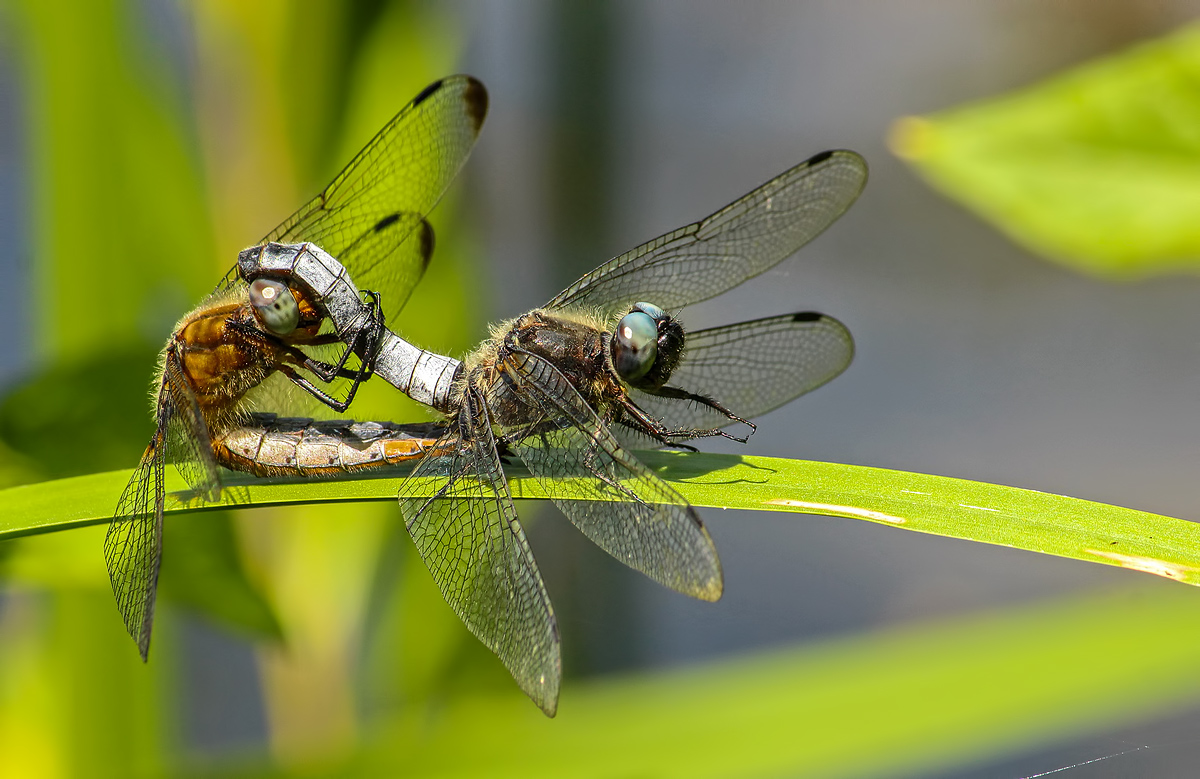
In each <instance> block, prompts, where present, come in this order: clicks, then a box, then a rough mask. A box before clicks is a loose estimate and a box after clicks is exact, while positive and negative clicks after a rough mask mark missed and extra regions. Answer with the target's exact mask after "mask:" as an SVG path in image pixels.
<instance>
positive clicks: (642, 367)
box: [612, 311, 658, 382]
mask: <svg viewBox="0 0 1200 779" xmlns="http://www.w3.org/2000/svg"><path fill="white" fill-rule="evenodd" d="M657 357H658V325H657V324H655V322H654V319H653V318H652V317H651V316H650V315H649V314H647V313H645V312H644V311H630V312H629V313H628V314H626V315H625V316H623V317H621V321H620V322H618V323H617V331H616V333H614V334H613V339H612V360H613V367H614V368H616V369H617V374H618V375H619V376H620V377H621V378H622V379H624V380H625V381H629V382H633V381H637V380H638V379H640V378H642V377H643V376H645V375H646V373H647V372H649V370H650V368H652V367H653V366H654V360H655V358H657Z"/></svg>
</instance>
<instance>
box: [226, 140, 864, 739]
mask: <svg viewBox="0 0 1200 779" xmlns="http://www.w3.org/2000/svg"><path fill="white" fill-rule="evenodd" d="M866 176H867V168H866V163H865V161H864V160H863V159H862V157H860V156H859V155H858V154H856V153H854V152H852V151H845V150H838V151H828V152H822V153H820V154H817V155H815V156H814V157H812V158H810V159H809V160H807V161H805V162H803V163H801V164H799V165H797V166H795V167H793V168H791V169H789V170H787V171H785V172H783V173H781V174H780V175H778V176H776V177H775V178H773V179H771V180H770V181H768V182H767V183H766V184H764V185H762V186H761V187H759V188H758V189H755V190H754V191H752V192H750V193H749V194H747V195H745V196H743V197H741V198H739V199H738V200H736V201H734V202H733V203H731V204H730V205H728V206H726V207H724V208H722V209H721V210H719V211H717V212H716V213H714V214H712V215H710V216H708V217H706V218H704V219H701V220H700V221H698V222H694V223H692V224H689V225H686V226H684V227H681V228H679V229H677V230H674V231H672V232H669V233H667V234H665V235H663V236H660V237H659V238H656V239H654V240H652V241H649V242H647V243H645V244H642V245H641V246H639V247H637V248H635V249H633V250H631V251H629V252H626V253H624V254H622V255H620V256H618V257H615V258H613V259H611V260H609V261H608V262H606V263H604V264H603V265H601V266H599V267H598V268H596V269H595V270H594V271H592V272H590V273H588V274H586V275H584V276H583V277H582V278H580V279H579V280H578V281H576V282H575V283H574V284H572V285H570V286H569V287H567V288H566V289H565V290H563V291H562V292H561V293H559V294H558V295H556V296H555V297H554V298H553V299H552V300H550V302H549V303H547V304H546V305H545V306H543V307H541V308H539V309H535V310H533V311H531V312H528V313H526V314H524V315H522V316H520V317H517V318H515V319H512V320H508V321H506V322H502V323H500V324H497V325H494V326H493V327H492V329H491V336H490V337H489V338H488V339H486V340H485V341H484V342H483V343H482V344H481V345H480V346H479V347H478V348H477V349H476V350H474V351H473V352H472V353H471V354H469V355H467V356H466V357H465V358H464V359H463V360H462V361H461V362H458V361H450V362H447V360H450V358H446V357H444V356H441V355H436V354H434V353H431V352H427V351H424V350H421V349H419V348H418V347H415V346H413V345H411V344H408V343H407V342H406V341H404V340H403V339H402V338H400V337H399V336H397V335H396V334H395V333H393V332H391V331H390V330H389V329H387V328H386V327H384V328H383V332H382V335H381V342H382V345H381V347H380V348H379V350H378V351H377V352H376V354H375V355H374V357H373V358H370V359H371V363H372V364H371V368H372V372H373V375H374V376H378V377H381V378H383V379H384V380H386V381H388V382H390V383H392V384H393V385H394V386H396V387H397V388H398V389H401V390H402V391H406V392H408V393H409V394H410V395H412V396H413V397H415V398H417V399H419V400H422V402H425V403H427V404H428V405H430V406H432V407H433V408H435V409H437V410H439V411H441V412H442V413H443V420H444V424H445V429H444V433H443V434H442V435H441V437H440V438H439V439H438V440H437V441H436V442H428V443H425V444H423V447H424V448H425V450H426V451H424V452H423V453H420V454H417V455H416V457H417V458H419V459H418V461H417V464H416V466H415V468H414V470H413V472H412V474H411V475H410V476H409V477H407V478H406V479H405V481H404V482H403V483H402V485H401V487H400V489H399V494H398V500H399V503H400V508H401V513H402V515H403V517H404V521H405V525H406V527H407V528H408V531H409V534H410V536H411V537H412V540H413V542H414V544H415V546H416V548H417V550H418V552H419V553H420V555H421V557H422V559H423V560H424V562H425V564H426V566H427V567H428V568H429V570H430V572H431V574H432V575H433V578H434V580H435V582H436V583H437V585H438V587H439V589H440V590H441V593H442V595H443V597H444V598H445V599H446V601H447V602H448V603H449V605H450V606H451V607H452V608H453V610H454V611H455V612H456V613H457V614H458V616H459V617H460V619H462V621H463V622H464V623H465V624H466V626H467V627H468V628H469V629H470V631H471V632H472V633H474V634H475V636H476V637H477V638H479V639H480V640H481V641H482V642H483V643H484V644H485V645H486V646H487V647H488V648H489V649H490V650H491V651H492V652H494V653H495V654H496V655H497V656H498V657H499V659H500V660H501V661H502V662H503V663H504V665H505V666H506V667H507V668H508V670H509V671H510V673H511V674H512V675H513V677H514V679H515V680H516V682H517V683H518V685H519V686H520V687H521V689H522V690H524V692H525V693H526V694H527V695H528V696H529V697H530V698H531V699H532V700H533V701H534V702H535V703H536V704H537V705H538V706H539V707H540V708H541V709H542V710H543V711H544V712H545V713H546V714H547V715H549V716H554V714H555V712H556V711H557V705H558V693H559V686H560V682H561V675H562V663H561V648H560V636H559V631H558V626H557V621H556V619H555V616H554V609H553V606H552V604H551V601H550V598H549V596H548V594H547V592H546V589H545V586H544V585H543V582H542V578H541V575H540V573H539V572H538V567H537V563H536V561H535V560H534V557H533V553H532V551H531V549H530V547H529V544H528V541H527V539H526V537H525V534H524V531H523V529H522V527H521V524H520V521H519V519H518V516H517V512H516V509H515V507H514V505H513V499H512V494H511V492H510V490H509V487H508V483H507V480H506V476H505V465H506V463H511V462H512V461H513V460H519V461H521V462H522V463H523V464H524V465H525V466H526V467H527V468H528V469H529V471H530V472H531V474H532V475H533V476H534V477H535V478H536V479H538V481H539V482H540V484H541V485H542V487H543V488H544V490H545V492H546V494H547V495H548V496H549V497H550V498H551V500H553V502H554V503H555V504H556V505H557V506H558V507H559V508H560V509H561V510H562V512H563V513H564V514H565V515H566V516H567V517H568V518H569V519H570V520H571V521H572V522H573V523H574V524H575V525H576V526H577V527H578V528H579V529H580V530H581V531H582V532H583V533H584V534H585V535H586V536H587V537H588V538H590V539H591V540H592V541H593V542H595V543H596V544H597V545H598V546H599V547H600V548H602V549H604V550H605V551H606V552H608V553H609V554H611V555H612V556H614V557H615V558H617V559H618V560H620V561H622V562H624V563H625V564H626V565H628V566H630V567H632V568H634V569H636V570H638V571H641V572H642V573H644V574H646V575H647V576H649V577H650V578H652V579H654V580H655V581H658V582H660V583H661V584H663V585H665V586H667V587H669V588H671V589H674V590H676V591H679V592H681V593H684V594H686V595H690V596H692V597H696V598H699V599H702V600H708V601H715V600H717V599H719V598H720V597H721V594H722V591H723V587H724V584H723V576H722V571H721V566H720V561H719V558H718V555H717V551H716V548H715V545H714V544H713V541H712V538H711V537H710V535H709V533H708V531H707V530H706V529H705V527H704V525H703V522H702V521H701V520H700V517H699V516H698V514H697V513H696V511H695V509H694V508H693V507H692V506H691V505H690V504H689V503H688V501H687V500H686V499H685V498H684V497H683V496H682V495H681V494H680V493H679V492H678V491H677V490H675V489H674V488H673V487H672V486H671V485H669V484H668V483H666V482H665V481H663V480H662V479H661V478H659V477H658V476H657V475H656V474H655V473H654V472H653V471H651V470H650V469H649V468H647V467H646V466H644V465H643V464H642V463H641V462H640V461H639V460H638V459H637V458H636V457H635V456H634V455H633V454H632V453H631V451H630V449H631V448H633V447H635V446H639V445H640V446H651V447H655V446H667V447H682V448H690V445H689V444H687V442H688V441H694V440H696V439H699V438H705V437H712V436H723V437H726V438H732V439H734V440H737V441H741V442H745V441H746V440H747V438H748V436H749V434H750V433H752V432H753V430H754V424H753V423H752V422H750V421H749V420H750V419H751V418H753V417H756V416H759V415H761V414H763V413H766V412H767V411H770V410H772V409H775V408H778V407H779V406H781V405H783V404H785V403H787V402H789V401H790V400H792V399H794V398H796V397H798V396H799V395H802V394H804V393H806V392H808V391H810V390H813V389H815V388H816V387H819V386H821V385H823V384H825V383H826V382H828V381H830V380H831V379H833V378H834V377H836V376H837V375H839V374H840V373H841V372H842V371H843V370H845V369H846V367H847V366H848V365H849V364H850V361H851V359H852V357H853V353H854V345H853V339H852V337H851V336H850V333H849V332H848V330H847V329H846V328H845V327H844V326H843V325H842V324H841V323H840V322H838V321H837V320H836V319H833V318H832V317H829V316H825V315H823V314H819V313H815V312H807V311H803V312H794V313H788V314H783V315H779V316H770V317H764V318H760V319H755V320H751V321H746V322H740V323H736V324H732V325H726V326H722V327H715V328H709V329H704V330H696V331H688V330H687V329H686V328H685V327H684V326H683V324H682V322H681V320H680V317H679V312H680V311H681V309H683V308H684V307H685V306H688V305H691V304H693V303H697V302H700V301H703V300H707V299H709V298H712V297H715V296H716V295H719V294H721V293H722V292H725V291H727V290H729V289H731V288H733V287H735V286H738V285H739V284H741V283H742V282H744V281H746V280H748V279H750V278H752V277H754V276H757V275H759V274H761V273H763V272H765V271H767V270H769V269H770V268H773V267H774V266H775V265H777V264H778V263H780V262H782V261H783V260H784V259H786V258H787V257H789V256H791V255H792V254H793V253H795V252H796V250H798V249H799V248H800V247H801V246H803V245H804V244H806V243H808V242H809V241H811V240H812V239H813V238H815V237H816V236H817V235H819V234H820V233H821V232H823V231H824V230H825V229H826V228H827V227H828V226H829V225H830V224H832V223H833V222H834V221H835V220H836V219H837V218H838V217H839V216H840V215H841V214H842V213H844V212H845V211H846V210H847V209H848V208H849V207H850V206H851V205H852V204H853V202H854V201H855V199H857V197H858V195H859V193H860V192H861V191H862V189H863V187H864V186H865V183H866ZM330 255H331V253H329V252H326V251H324V250H323V249H322V248H321V247H320V246H315V245H311V244H300V245H288V244H279V243H271V244H267V245H265V246H262V247H259V248H258V249H256V250H255V251H253V252H247V253H243V256H242V258H241V260H240V265H239V270H240V273H241V274H242V276H243V278H245V279H253V278H256V277H257V275H258V274H260V273H267V274H272V275H274V276H275V277H278V278H287V279H288V280H289V283H291V284H295V285H296V286H299V287H304V288H309V287H312V288H317V287H320V286H321V282H320V281H319V279H318V278H317V276H323V275H324V274H326V273H328V272H329V271H328V270H323V271H319V272H317V273H316V274H315V275H314V273H313V271H312V269H313V268H324V269H329V268H332V267H335V266H336V265H337V262H336V260H335V259H334V258H333V257H332V256H330ZM318 260H319V261H318ZM330 294H331V295H334V296H336V297H337V300H336V301H334V300H333V299H327V300H326V303H327V304H328V305H329V306H330V308H331V309H336V310H338V311H341V312H342V313H341V314H340V316H344V317H347V318H356V317H361V316H362V315H363V314H362V311H361V310H360V309H362V308H363V307H364V306H367V305H368V304H367V303H364V302H363V300H362V298H361V297H360V296H358V295H357V294H353V293H350V292H346V291H345V290H341V289H332V288H331V289H330ZM651 301H652V302H651ZM356 307H357V308H356ZM447 376H449V381H447V380H446V379H447ZM733 425H740V426H741V427H742V430H743V434H742V435H735V434H733V433H730V432H728V431H727V429H726V428H728V427H730V426H733ZM246 433H247V437H248V438H249V439H250V441H251V443H252V444H253V442H254V441H256V440H260V439H263V438H265V437H269V436H270V435H272V434H273V431H272V430H269V429H266V428H256V429H254V430H249V431H246ZM252 449H253V446H251V447H248V449H247V451H251V450H252ZM259 451H261V450H259ZM288 456H289V457H293V458H295V457H296V456H297V455H296V453H295V451H291V452H290V453H289V455H288ZM258 466H259V467H260V468H264V469H270V468H274V469H276V470H275V471H274V472H275V473H279V474H294V475H300V471H299V470H298V469H295V468H293V467H292V466H291V465H290V464H289V463H285V462H282V461H280V460H278V459H275V458H273V457H272V456H271V455H270V454H269V453H268V454H267V455H266V456H265V457H264V456H262V455H260V456H259V461H258ZM368 467H369V466H368ZM264 472H266V471H265V470H264Z"/></svg>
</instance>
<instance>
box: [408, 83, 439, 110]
mask: <svg viewBox="0 0 1200 779" xmlns="http://www.w3.org/2000/svg"><path fill="white" fill-rule="evenodd" d="M445 81H446V80H445V79H442V78H439V79H438V80H437V81H435V82H433V83H432V84H430V85H429V86H427V87H425V88H424V89H422V90H421V91H420V92H419V93H418V94H417V96H416V97H414V98H413V100H412V105H413V107H414V108H416V107H417V106H419V105H421V103H424V102H425V101H426V100H428V99H429V98H430V96H432V95H433V94H434V93H435V92H437V91H438V90H439V89H441V88H442V84H444V83H445Z"/></svg>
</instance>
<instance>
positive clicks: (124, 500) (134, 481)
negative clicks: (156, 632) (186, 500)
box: [104, 410, 166, 660]
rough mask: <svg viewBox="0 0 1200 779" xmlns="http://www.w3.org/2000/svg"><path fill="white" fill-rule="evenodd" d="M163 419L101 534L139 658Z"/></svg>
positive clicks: (154, 568) (153, 569) (157, 521)
mask: <svg viewBox="0 0 1200 779" xmlns="http://www.w3.org/2000/svg"><path fill="white" fill-rule="evenodd" d="M160 414H161V410H160ZM165 424H166V420H164V419H163V418H162V417H161V416H160V417H159V428H158V431H157V432H156V433H155V435H154V438H153V439H151V441H150V445H149V446H147V447H146V452H145V454H143V455H142V461H141V463H140V464H139V465H138V467H137V470H135V471H134V472H133V476H132V477H131V478H130V479H129V484H127V485H126V486H125V491H124V492H122V493H121V498H120V500H118V501H117V511H116V515H115V516H114V517H113V521H112V524H111V525H109V526H108V534H107V535H105V537H104V561H105V563H107V565H108V578H109V580H110V581H111V582H112V588H113V595H114V596H116V599H117V609H118V610H119V611H120V612H121V617H122V619H124V620H125V629H126V630H128V631H129V635H130V636H132V637H133V640H134V641H135V642H136V643H137V645H138V651H139V652H140V653H141V655H142V659H143V660H145V659H147V658H148V657H149V655H150V629H151V627H152V626H153V623H154V595H155V591H156V589H157V587H158V569H159V565H160V563H161V561H162V510H163V499H164V498H165V486H164V473H163V465H164V463H165V459H166V457H165V455H166V452H165V436H166V429H165Z"/></svg>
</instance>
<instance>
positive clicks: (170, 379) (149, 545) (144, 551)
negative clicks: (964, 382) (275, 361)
mask: <svg viewBox="0 0 1200 779" xmlns="http://www.w3.org/2000/svg"><path fill="white" fill-rule="evenodd" d="M180 382H182V377H181V376H180V375H179V366H178V363H177V362H176V361H175V360H174V359H173V358H172V356H171V355H168V356H167V360H166V363H165V369H164V372H163V385H162V387H161V388H160V390H159V395H158V406H157V409H156V413H155V419H156V421H157V423H158V427H157V429H156V430H155V433H154V437H153V438H152V439H151V440H150V445H149V446H147V447H146V452H145V453H144V454H143V455H142V460H141V463H139V465H138V467H137V470H135V471H134V472H133V476H132V477H131V478H130V480H129V483H128V484H127V485H126V486H125V490H124V492H122V493H121V497H120V498H119V499H118V500H117V510H116V512H115V513H114V516H113V521H112V524H111V525H109V527H108V533H107V534H106V535H105V537H104V560H105V563H107V565H108V577H109V581H110V582H111V583H112V588H113V595H114V596H116V600H117V609H118V610H119V611H120V612H121V617H122V618H123V619H124V621H125V629H126V630H128V631H129V635H130V636H132V637H133V640H134V641H135V642H136V643H137V645H138V651H139V652H140V653H141V655H142V659H143V660H145V659H147V657H149V654H150V633H151V629H152V627H153V623H154V602H155V595H156V591H157V588H158V571H159V568H160V567H161V565H162V521H163V516H162V515H163V502H164V501H165V499H166V486H165V476H166V474H165V466H166V463H167V462H173V463H175V465H176V466H177V467H178V468H179V471H180V473H181V474H183V476H184V478H185V479H186V480H187V482H188V484H189V485H190V486H191V487H192V489H194V490H196V492H197V493H198V494H199V495H200V496H201V497H203V498H206V499H208V498H212V499H215V498H216V497H217V495H218V494H219V491H220V490H219V482H218V472H217V468H216V462H215V461H214V459H213V454H212V451H211V450H210V449H209V446H208V440H209V438H208V429H207V427H206V426H205V424H204V417H203V416H202V415H201V413H200V409H199V408H198V407H197V406H196V402H195V399H194V398H193V397H192V396H191V395H190V393H188V392H187V391H186V390H185V389H184V386H185V385H183V384H181V383H180Z"/></svg>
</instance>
